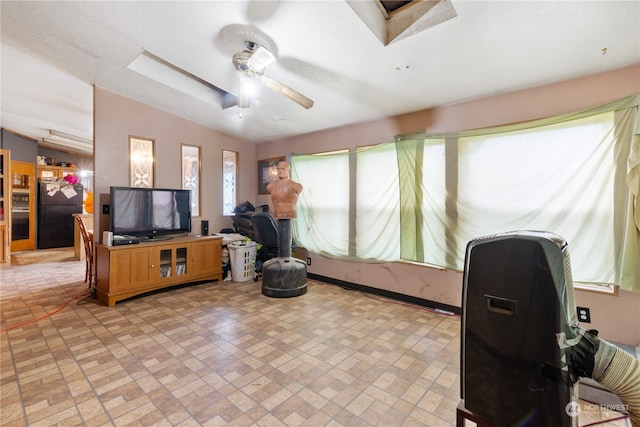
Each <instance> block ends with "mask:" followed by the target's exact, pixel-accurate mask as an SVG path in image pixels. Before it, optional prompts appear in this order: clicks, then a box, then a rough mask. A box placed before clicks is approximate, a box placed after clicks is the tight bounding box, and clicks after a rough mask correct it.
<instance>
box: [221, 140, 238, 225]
mask: <svg viewBox="0 0 640 427" xmlns="http://www.w3.org/2000/svg"><path fill="white" fill-rule="evenodd" d="M237 173H238V153H236V152H235V151H227V150H222V204H223V205H222V214H223V215H233V214H234V212H233V209H234V208H235V207H236V205H237V201H236V181H237Z"/></svg>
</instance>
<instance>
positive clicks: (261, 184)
mask: <svg viewBox="0 0 640 427" xmlns="http://www.w3.org/2000/svg"><path fill="white" fill-rule="evenodd" d="M281 160H287V159H286V158H284V157H275V158H273V159H265V160H258V194H269V193H268V192H267V184H269V182H271V181H273V180H274V179H277V178H278V162H279V161H281Z"/></svg>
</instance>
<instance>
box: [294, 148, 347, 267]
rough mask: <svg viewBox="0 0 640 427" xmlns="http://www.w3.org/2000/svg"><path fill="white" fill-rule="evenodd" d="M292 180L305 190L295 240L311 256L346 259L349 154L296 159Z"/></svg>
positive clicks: (299, 209)
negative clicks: (313, 254) (308, 251)
mask: <svg viewBox="0 0 640 427" xmlns="http://www.w3.org/2000/svg"><path fill="white" fill-rule="evenodd" d="M291 178H292V179H293V180H294V181H297V182H299V183H301V184H302V186H303V187H304V189H303V191H302V193H301V194H300V198H299V199H298V206H297V212H298V217H297V218H296V219H295V220H294V221H293V226H294V233H295V238H296V240H297V241H298V242H299V243H300V244H301V245H302V246H304V247H305V248H307V249H309V250H310V251H312V252H315V253H319V254H324V255H327V256H337V257H348V256H349V197H350V190H349V154H348V153H339V154H332V155H322V156H314V155H309V156H295V157H292V158H291Z"/></svg>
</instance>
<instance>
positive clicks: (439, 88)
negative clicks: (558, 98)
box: [0, 0, 640, 149]
mask: <svg viewBox="0 0 640 427" xmlns="http://www.w3.org/2000/svg"><path fill="white" fill-rule="evenodd" d="M0 12H1V19H2V21H1V24H2V51H1V55H2V57H1V59H2V64H1V67H2V68H1V72H2V74H1V90H2V93H1V95H2V97H1V114H2V115H1V123H0V124H1V125H2V127H5V128H7V129H10V130H13V131H15V132H18V133H21V134H23V135H26V136H29V137H32V138H34V139H37V140H42V139H43V138H47V139H54V140H55V139H56V138H57V137H52V136H51V135H50V134H49V130H50V129H55V130H58V131H62V132H65V133H68V134H72V135H76V136H79V137H82V138H86V139H88V140H91V139H92V138H93V115H92V108H93V99H92V96H93V95H92V92H93V91H92V86H93V85H98V86H100V87H102V88H105V89H108V90H110V91H113V92H116V93H119V94H122V95H124V96H127V97H129V98H131V99H134V100H137V101H140V102H143V103H145V104H148V105H151V106H154V107H156V108H159V109H162V110H164V111H167V112H169V113H172V114H175V115H177V116H180V117H183V118H186V119H188V120H191V121H193V122H196V123H199V124H201V125H203V126H207V127H209V128H212V129H216V130H219V131H221V132H224V133H227V134H231V135H235V136H238V137H239V138H242V139H247V140H251V141H254V142H256V143H258V142H262V141H269V140H275V139H279V138H283V137H288V136H292V135H297V134H304V133H308V132H314V131H318V130H322V129H326V128H331V127H336V126H343V125H348V124H352V123H359V122H365V121H370V120H375V119H380V118H383V117H388V116H394V115H398V114H403V113H408V112H413V111H418V110H423V109H427V108H431V107H434V106H439V105H445V104H450V103H456V102H461V101H465V100H470V99H475V98H480V97H486V96H491V95H496V94H500V93H504V92H509V91H514V90H519V89H523V88H527V87H533V86H538V85H543V84H548V83H552V82H556V81H561V80H566V79H572V78H576V77H580V76H585V75H590V74H595V73H598V72H603V71H607V70H612V69H617V68H621V67H625V66H628V65H632V64H638V63H640V2H638V1H636V0H634V1H615V2H611V1H471V0H439V1H426V0H425V1H419V0H418V1H413V2H411V4H409V5H405V6H402V7H400V8H399V9H398V10H397V11H394V12H391V13H388V12H386V11H385V10H384V8H383V7H381V4H380V3H379V2H378V0H353V1H347V0H323V1H314V0H310V1H284V0H278V1H264V0H234V1H194V2H185V1H179V2H178V1H177V2H155V1H142V2H133V1H124V2H114V1H106V2H78V1H73V2H58V1H56V2H50V1H43V2H38V1H28V2H24V1H17V2H13V1H2V2H1V3H0ZM245 41H254V42H257V43H259V44H261V45H264V46H266V47H267V48H268V50H269V51H270V52H271V53H272V54H273V56H274V57H275V62H274V63H272V64H270V65H269V66H268V67H267V68H266V70H265V71H264V75H266V76H268V77H270V78H271V79H275V80H276V81H278V82H281V83H283V84H284V85H286V86H288V87H290V88H292V89H293V90H295V91H297V92H299V93H301V94H303V95H305V96H306V97H309V98H310V99H312V100H313V107H311V108H309V109H306V108H303V107H301V106H300V105H298V104H297V103H295V102H293V101H292V100H291V99H289V98H288V97H287V96H284V95H283V94H281V93H278V92H276V91H274V90H271V89H269V88H267V87H264V86H263V87H262V88H261V90H260V92H259V93H258V95H257V98H256V99H254V100H253V101H252V102H251V106H250V108H238V107H237V106H236V105H235V101H236V99H237V96H238V95H239V94H240V79H239V77H238V73H237V72H236V70H235V68H234V65H233V63H232V57H233V54H234V53H236V52H238V51H241V50H242V49H244V47H245V45H244V42H245ZM145 53H146V56H151V57H152V58H156V59H159V60H156V61H155V62H154V61H151V62H150V63H147V64H142V65H140V62H141V61H143V60H144V59H145V58H144V56H145ZM141 55H142V56H141ZM136 64H137V65H136ZM58 140H59V141H61V142H62V143H68V144H71V143H73V144H75V142H70V140H66V142H65V140H64V139H58ZM79 144H80V147H84V148H82V149H90V143H89V144H86V143H79Z"/></svg>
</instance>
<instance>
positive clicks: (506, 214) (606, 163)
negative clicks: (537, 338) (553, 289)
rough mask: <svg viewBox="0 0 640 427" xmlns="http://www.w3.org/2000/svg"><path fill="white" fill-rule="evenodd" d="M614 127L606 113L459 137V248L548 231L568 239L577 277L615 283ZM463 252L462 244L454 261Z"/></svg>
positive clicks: (576, 278)
mask: <svg viewBox="0 0 640 427" xmlns="http://www.w3.org/2000/svg"><path fill="white" fill-rule="evenodd" d="M613 128H614V121H613V113H612V112H611V113H605V114H600V115H597V116H592V117H587V118H583V119H579V120H573V121H569V122H566V123H563V124H556V125H550V126H543V127H540V128H537V129H531V130H527V131H519V132H509V133H506V134H500V135H492V136H482V137H470V138H461V139H460V141H459V144H458V147H459V162H460V163H459V173H458V177H459V181H458V215H459V221H458V232H457V233H456V238H457V239H458V245H457V247H458V248H464V246H465V245H466V242H468V241H469V240H471V239H473V238H474V237H478V236H482V235H487V234H492V233H497V232H503V231H511V230H542V231H551V232H554V233H556V234H559V235H560V236H562V237H564V238H565V240H567V242H568V243H569V250H570V253H571V263H572V270H573V276H574V278H575V280H576V281H589V282H602V283H614V281H615V274H614V264H615V263H614V243H615V242H614V240H613V229H614V217H613V209H612V207H613V206H614V200H613V189H614V186H613V176H614V166H615V164H614V156H613V147H614V144H613V141H614V140H613ZM463 258H464V251H462V250H459V251H458V252H457V257H456V266H459V265H463V262H464V260H463ZM596 260H597V261H596Z"/></svg>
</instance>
